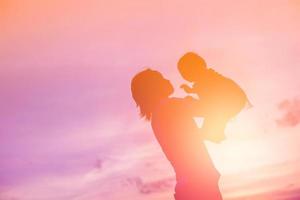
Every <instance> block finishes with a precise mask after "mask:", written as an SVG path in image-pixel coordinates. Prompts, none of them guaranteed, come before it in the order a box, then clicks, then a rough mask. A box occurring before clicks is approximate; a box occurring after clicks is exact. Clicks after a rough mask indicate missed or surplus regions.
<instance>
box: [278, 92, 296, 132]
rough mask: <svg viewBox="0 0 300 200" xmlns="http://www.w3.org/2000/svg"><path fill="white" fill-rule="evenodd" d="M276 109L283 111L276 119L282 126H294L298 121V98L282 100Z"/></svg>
mask: <svg viewBox="0 0 300 200" xmlns="http://www.w3.org/2000/svg"><path fill="white" fill-rule="evenodd" d="M278 109H279V110H281V111H282V112H283V116H282V117H281V118H279V119H277V120H276V123H277V124H278V125H279V126H282V127H294V126H297V125H298V124H299V123H300V99H299V98H295V99H290V100H285V101H282V102H281V103H280V104H279V105H278Z"/></svg>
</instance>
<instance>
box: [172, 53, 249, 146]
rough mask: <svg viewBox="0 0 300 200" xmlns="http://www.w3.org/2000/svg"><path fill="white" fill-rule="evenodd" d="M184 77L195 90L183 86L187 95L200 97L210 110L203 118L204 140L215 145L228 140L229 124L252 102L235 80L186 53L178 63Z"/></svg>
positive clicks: (202, 60) (201, 59) (196, 56)
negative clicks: (226, 129) (191, 94)
mask: <svg viewBox="0 0 300 200" xmlns="http://www.w3.org/2000/svg"><path fill="white" fill-rule="evenodd" d="M178 70H179V72H180V74H181V76H182V77H183V78H184V79H185V80H187V81H189V82H192V83H193V85H192V87H189V86H188V85H182V86H181V88H183V89H184V90H185V92H187V93H194V94H197V95H198V97H199V99H200V101H201V102H202V105H203V106H205V107H206V110H209V112H208V113H206V114H205V115H204V116H203V117H204V123H203V126H202V129H203V132H204V133H205V137H206V138H207V139H209V140H211V141H214V142H220V141H222V140H224V139H225V133H224V131H225V128H226V124H227V123H228V121H229V120H230V119H232V118H233V117H235V116H236V115H237V114H238V113H239V112H240V111H241V110H242V109H243V108H245V106H246V105H247V104H248V105H250V103H249V100H248V98H247V96H246V94H245V93H244V91H243V90H242V89H241V88H240V86H239V85H238V84H236V83H235V82H234V81H233V80H231V79H229V78H227V77H224V76H222V75H221V74H219V73H217V72H215V71H214V70H213V69H211V68H208V67H207V65H206V63H205V61H204V59H203V58H201V57H200V56H199V55H197V54H195V53H193V52H189V53H186V54H185V55H184V56H182V57H181V59H180V60H179V62H178Z"/></svg>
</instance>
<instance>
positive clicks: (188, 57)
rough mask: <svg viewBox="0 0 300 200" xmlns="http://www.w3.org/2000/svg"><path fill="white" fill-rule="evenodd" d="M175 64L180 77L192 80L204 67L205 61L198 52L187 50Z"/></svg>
mask: <svg viewBox="0 0 300 200" xmlns="http://www.w3.org/2000/svg"><path fill="white" fill-rule="evenodd" d="M177 66H178V70H179V72H180V73H181V75H182V77H183V78H184V79H185V80H188V81H192V82H193V81H195V79H196V77H197V76H199V74H200V73H201V72H202V71H203V70H205V69H206V62H205V60H204V59H203V58H202V57H201V56H199V55H198V54H196V53H194V52H188V53H186V54H184V55H183V56H182V57H181V58H180V59H179V61H178V64H177Z"/></svg>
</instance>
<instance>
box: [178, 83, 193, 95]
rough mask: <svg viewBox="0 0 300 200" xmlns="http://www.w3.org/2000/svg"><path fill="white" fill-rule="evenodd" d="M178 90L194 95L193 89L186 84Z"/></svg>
mask: <svg viewBox="0 0 300 200" xmlns="http://www.w3.org/2000/svg"><path fill="white" fill-rule="evenodd" d="M180 88H181V89H183V90H184V91H185V92H186V93H195V91H194V89H193V88H191V87H190V86H188V85H187V84H182V85H181V86H180Z"/></svg>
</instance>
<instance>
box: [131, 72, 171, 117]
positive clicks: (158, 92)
mask: <svg viewBox="0 0 300 200" xmlns="http://www.w3.org/2000/svg"><path fill="white" fill-rule="evenodd" d="M173 92H174V88H173V86H172V85H171V83H170V81H169V80H167V79H165V78H164V77H163V76H162V74H161V73H159V72H158V71H153V70H151V69H146V70H144V71H142V72H139V73H138V74H136V75H135V76H134V77H133V79H132V80H131V94H132V97H133V99H134V101H135V102H136V104H137V106H138V107H139V108H140V114H141V117H146V119H147V120H150V119H151V115H152V111H153V109H154V107H155V105H156V104H157V103H158V102H159V101H160V100H161V99H164V98H167V97H168V96H170V95H171V94H172V93H173Z"/></svg>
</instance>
